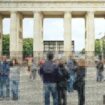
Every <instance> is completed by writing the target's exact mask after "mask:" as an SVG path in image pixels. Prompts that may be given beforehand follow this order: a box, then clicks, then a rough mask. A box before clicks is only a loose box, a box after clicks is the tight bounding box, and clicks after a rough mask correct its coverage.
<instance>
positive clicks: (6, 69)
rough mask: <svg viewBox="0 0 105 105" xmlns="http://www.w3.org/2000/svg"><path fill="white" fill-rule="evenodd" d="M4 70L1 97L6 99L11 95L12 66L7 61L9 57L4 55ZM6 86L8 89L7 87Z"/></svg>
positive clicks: (2, 72)
mask: <svg viewBox="0 0 105 105" xmlns="http://www.w3.org/2000/svg"><path fill="white" fill-rule="evenodd" d="M1 67H2V71H1V97H2V98H3V99H4V98H6V99H9V97H10V80H9V74H10V67H9V63H8V62H7V57H6V56H3V62H2V65H1ZM5 88H6V89H5Z"/></svg>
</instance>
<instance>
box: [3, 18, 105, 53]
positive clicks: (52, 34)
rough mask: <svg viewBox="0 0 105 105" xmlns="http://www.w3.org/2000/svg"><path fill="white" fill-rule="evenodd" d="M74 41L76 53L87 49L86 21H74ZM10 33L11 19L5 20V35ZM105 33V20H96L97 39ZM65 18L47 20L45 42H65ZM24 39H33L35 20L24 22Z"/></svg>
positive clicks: (77, 19)
mask: <svg viewBox="0 0 105 105" xmlns="http://www.w3.org/2000/svg"><path fill="white" fill-rule="evenodd" d="M71 31H72V40H74V41H75V51H81V50H82V49H83V48H84V47H85V20H84V19H83V18H73V19H72V29H71ZM9 33H10V19H9V18H8V19H7V18H5V19H4V20H3V34H9ZM104 33H105V19H104V18H98V19H97V18H95V38H101V37H102V36H104ZM63 35H64V28H63V18H45V19H44V24H43V39H44V40H63ZM23 37H24V38H27V37H33V19H32V18H30V19H29V18H25V19H24V20H23Z"/></svg>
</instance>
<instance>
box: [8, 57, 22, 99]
mask: <svg viewBox="0 0 105 105" xmlns="http://www.w3.org/2000/svg"><path fill="white" fill-rule="evenodd" d="M10 81H11V93H12V100H18V98H19V96H18V93H19V89H18V88H19V81H20V67H19V64H18V62H17V60H16V59H13V60H12V61H11V64H10Z"/></svg>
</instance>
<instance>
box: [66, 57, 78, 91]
mask: <svg viewBox="0 0 105 105" xmlns="http://www.w3.org/2000/svg"><path fill="white" fill-rule="evenodd" d="M67 69H68V72H69V79H68V83H67V84H68V86H67V90H68V92H73V84H74V82H75V78H76V73H75V69H76V62H75V60H74V59H73V57H72V56H70V58H69V60H68V62H67Z"/></svg>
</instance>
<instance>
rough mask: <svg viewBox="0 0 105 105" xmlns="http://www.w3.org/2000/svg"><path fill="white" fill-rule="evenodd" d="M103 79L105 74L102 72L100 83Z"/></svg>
mask: <svg viewBox="0 0 105 105" xmlns="http://www.w3.org/2000/svg"><path fill="white" fill-rule="evenodd" d="M103 78H104V76H103V72H100V81H102V80H103Z"/></svg>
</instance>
